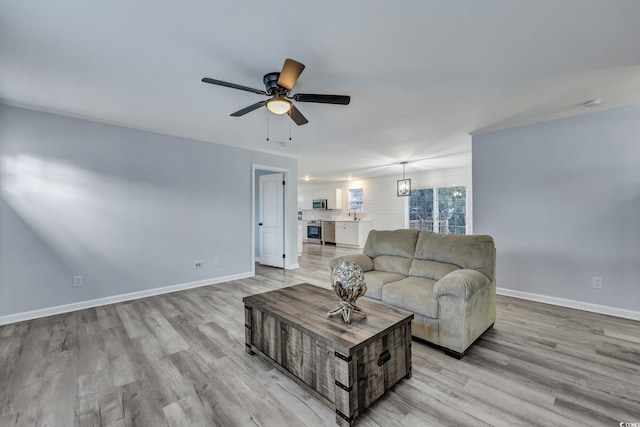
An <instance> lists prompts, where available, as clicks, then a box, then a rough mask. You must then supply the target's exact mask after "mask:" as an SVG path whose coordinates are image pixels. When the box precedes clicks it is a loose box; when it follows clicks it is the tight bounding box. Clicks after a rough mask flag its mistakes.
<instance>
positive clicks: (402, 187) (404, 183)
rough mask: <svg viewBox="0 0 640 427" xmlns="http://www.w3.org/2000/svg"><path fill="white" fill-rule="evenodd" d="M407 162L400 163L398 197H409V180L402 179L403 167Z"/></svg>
mask: <svg viewBox="0 0 640 427" xmlns="http://www.w3.org/2000/svg"><path fill="white" fill-rule="evenodd" d="M407 163H408V162H401V163H400V164H401V165H402V179H399V180H398V188H397V190H398V197H406V196H410V195H411V180H410V179H405V178H404V165H406V164H407Z"/></svg>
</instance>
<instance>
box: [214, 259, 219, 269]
mask: <svg viewBox="0 0 640 427" xmlns="http://www.w3.org/2000/svg"><path fill="white" fill-rule="evenodd" d="M213 266H214V267H220V260H219V259H218V258H214V259H213Z"/></svg>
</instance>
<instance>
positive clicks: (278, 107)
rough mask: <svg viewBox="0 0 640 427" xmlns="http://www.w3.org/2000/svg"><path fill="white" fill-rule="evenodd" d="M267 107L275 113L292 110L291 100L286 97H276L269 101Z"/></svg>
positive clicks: (284, 112)
mask: <svg viewBox="0 0 640 427" xmlns="http://www.w3.org/2000/svg"><path fill="white" fill-rule="evenodd" d="M267 109H268V110H269V111H271V112H272V113H273V114H286V113H288V112H289V110H291V101H289V100H287V99H284V98H274V99H270V100H268V101H267Z"/></svg>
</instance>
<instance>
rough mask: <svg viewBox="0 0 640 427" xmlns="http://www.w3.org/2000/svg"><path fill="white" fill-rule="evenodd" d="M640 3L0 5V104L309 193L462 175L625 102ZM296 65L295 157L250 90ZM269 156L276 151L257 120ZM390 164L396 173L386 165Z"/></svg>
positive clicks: (282, 125)
mask: <svg viewBox="0 0 640 427" xmlns="http://www.w3.org/2000/svg"><path fill="white" fill-rule="evenodd" d="M639 22H640V1H637V0H627V1H624V0H527V1H525V0H522V1H513V0H488V1H477V0H450V1H442V0H432V1H424V0H422V1H409V0H406V1H384V2H383V1H365V0H357V1H321V2H300V1H293V0H287V1H281V0H272V1H269V2H267V1H262V0H249V1H235V2H229V1H225V2H221V1H218V2H216V1H212V0H208V1H203V0H191V1H180V2H177V1H175V2H158V1H150V0H136V1H131V0H127V1H124V0H110V1H86V0H61V1H50V0H26V1H16V0H0V102H3V103H6V104H10V105H18V106H24V107H28V108H33V109H37V110H44V111H52V112H58V113H61V114H65V115H70V116H77V117H84V118H89V119H93V120H98V121H103V122H107V123H114V124H119V125H124V126H129V127H134V128H138V129H145V130H151V131H156V132H161V133H165V134H170V135H178V136H183V137H187V138H194V139H197V140H202V141H210V142H215V143H219V144H227V145H234V146H238V147H243V148H249V149H254V150H260V151H268V152H272V153H277V154H282V155H287V156H294V157H297V158H299V175H300V177H304V176H305V175H308V176H310V177H311V179H312V180H315V181H326V180H342V179H346V178H347V177H349V176H352V177H353V178H365V177H369V176H375V175H383V174H391V173H392V174H399V173H401V168H400V166H397V165H395V164H397V163H399V162H400V161H405V160H409V161H414V162H413V163H411V164H410V165H409V166H408V168H407V172H408V173H410V172H412V170H413V171H416V170H422V169H440V168H448V167H461V166H469V165H470V162H471V153H470V151H471V142H470V141H471V138H470V136H469V133H473V132H483V131H488V130H496V129H501V128H506V127H511V126H515V125H520V124H527V123H533V122H538V121H543V120H548V119H553V118H558V117H565V116H569V115H575V114H581V113H585V112H589V111H593V109H590V110H586V109H585V108H584V107H583V106H582V103H583V102H585V101H587V100H590V99H594V98H602V99H603V100H604V104H603V106H602V107H599V108H610V107H615V106H621V105H627V104H632V103H638V102H640V43H638V41H639V40H640V24H639ZM285 58H293V59H295V60H297V61H300V62H302V63H304V64H305V65H306V67H307V68H306V69H305V71H304V72H303V73H302V75H301V77H300V79H299V80H298V83H297V85H296V87H295V88H294V90H293V92H294V93H297V92H301V93H326V94H346V95H350V96H351V104H350V105H348V106H340V105H322V104H311V103H297V106H298V108H299V109H300V110H301V111H302V113H303V114H304V115H305V116H306V117H307V118H308V119H309V121H310V123H309V124H306V125H304V126H296V125H295V124H293V125H292V126H291V134H292V142H291V143H289V144H288V145H287V146H281V145H279V144H277V143H274V142H266V136H267V115H268V113H267V112H266V109H264V108H263V109H260V110H257V111H254V112H252V113H249V114H247V115H246V116H243V117H240V118H235V117H230V116H229V114H230V113H232V112H234V111H236V110H239V109H240V108H243V107H245V106H248V105H250V104H253V103H254V102H257V101H260V100H262V99H264V97H262V96H260V95H255V94H252V93H249V92H243V91H239V90H233V89H229V88H225V87H220V86H214V85H208V84H204V83H201V81H200V79H201V78H202V77H205V76H206V77H211V78H214V79H220V80H226V81H230V82H234V83H237V84H241V85H245V86H250V87H254V88H258V89H263V88H264V87H263V85H262V76H263V75H264V74H265V73H267V72H273V71H279V70H280V69H281V67H282V63H283V62H284V59H285ZM269 136H270V139H271V141H286V140H288V137H289V119H288V117H277V116H273V115H271V116H270V119H269ZM389 165H393V166H389Z"/></svg>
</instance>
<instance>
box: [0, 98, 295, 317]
mask: <svg viewBox="0 0 640 427" xmlns="http://www.w3.org/2000/svg"><path fill="white" fill-rule="evenodd" d="M254 156H255V157H256V158H258V159H259V160H260V162H261V163H262V164H266V165H272V166H280V165H281V164H287V165H288V166H289V167H291V168H293V169H294V173H297V170H295V169H296V160H295V159H290V158H282V159H281V158H279V156H273V155H266V156H263V155H261V154H260V153H255V152H252V151H248V150H242V149H237V148H232V147H228V146H222V145H216V144H210V143H205V142H198V141H193V140H188V139H183V138H176V137H171V136H166V135H160V134H155V133H150V132H143V131H138V130H133V129H128V128H122V127H117V126H112V125H106V124H101V123H96V122H91V121H87V120H80V119H74V118H69V117H62V116H58V115H53V114H47V113H41V112H36V111H31V110H25V109H21V108H14V107H9V106H4V105H0V189H1V191H0V316H4V315H9V314H15V313H21V312H25V311H29V310H36V309H42V308H47V307H52V306H57V305H64V304H70V303H74V302H80V301H85V300H91V299H95V298H103V297H108V296H114V295H120V294H125V293H130V292H136V291H143V290H147V289H153V288H159V287H164V286H169V285H176V284H183V283H190V282H195V281H200V280H206V279H210V278H215V277H224V276H232V275H237V274H247V273H249V274H250V273H251V271H252V266H253V265H252V260H253V257H252V251H251V232H252V230H251V217H252V212H251V206H252V205H251V203H252V202H251V174H252V162H253V159H254ZM294 176H295V175H294ZM230 183H233V188H230V187H229V184H230ZM296 190H297V189H296ZM294 194H295V193H294ZM294 230H295V229H294ZM213 258H218V259H219V261H220V266H219V267H218V268H214V267H213ZM195 260H202V261H203V263H204V266H203V268H202V269H194V267H193V262H194V261H195ZM75 275H82V276H84V281H85V285H84V287H82V288H74V287H72V276H75Z"/></svg>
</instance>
